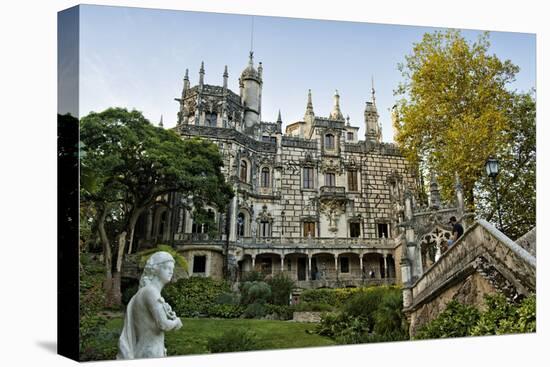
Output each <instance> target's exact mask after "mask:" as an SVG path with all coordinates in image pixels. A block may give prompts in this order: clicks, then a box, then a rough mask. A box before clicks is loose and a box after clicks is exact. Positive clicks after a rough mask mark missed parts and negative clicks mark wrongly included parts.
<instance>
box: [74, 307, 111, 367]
mask: <svg viewBox="0 0 550 367" xmlns="http://www.w3.org/2000/svg"><path fill="white" fill-rule="evenodd" d="M107 321H108V319H107V318H106V317H104V316H90V315H88V316H85V317H83V318H82V317H81V319H80V359H81V360H83V361H93V360H106V359H114V358H115V357H116V354H117V351H118V338H119V336H120V332H118V331H113V330H109V329H107V328H106V327H105V325H106V324H107Z"/></svg>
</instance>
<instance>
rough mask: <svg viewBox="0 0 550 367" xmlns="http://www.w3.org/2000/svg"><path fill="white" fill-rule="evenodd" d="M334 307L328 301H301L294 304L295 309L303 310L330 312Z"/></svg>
mask: <svg viewBox="0 0 550 367" xmlns="http://www.w3.org/2000/svg"><path fill="white" fill-rule="evenodd" d="M333 309H334V307H333V306H331V305H329V304H327V303H316V302H300V303H298V304H297V305H294V310H295V311H301V312H305V311H310V312H330V311H332V310H333Z"/></svg>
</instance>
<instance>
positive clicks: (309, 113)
mask: <svg viewBox="0 0 550 367" xmlns="http://www.w3.org/2000/svg"><path fill="white" fill-rule="evenodd" d="M305 116H315V113H314V112H313V102H312V101H311V89H308V91H307V106H306V114H305Z"/></svg>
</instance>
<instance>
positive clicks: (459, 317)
mask: <svg viewBox="0 0 550 367" xmlns="http://www.w3.org/2000/svg"><path fill="white" fill-rule="evenodd" d="M478 320H479V311H478V310H477V309H476V308H475V307H473V306H467V305H463V304H461V303H459V302H457V301H455V300H452V301H450V302H449V303H448V304H447V307H446V308H445V310H444V311H443V312H442V313H441V314H440V315H439V316H438V317H437V318H435V319H434V320H432V321H431V322H429V323H428V324H426V325H424V326H423V327H422V328H421V329H420V330H419V331H418V333H417V334H416V336H415V337H414V339H434V338H456V337H460V336H468V335H470V332H471V329H472V328H473V327H474V326H475V324H476V323H477V321H478Z"/></svg>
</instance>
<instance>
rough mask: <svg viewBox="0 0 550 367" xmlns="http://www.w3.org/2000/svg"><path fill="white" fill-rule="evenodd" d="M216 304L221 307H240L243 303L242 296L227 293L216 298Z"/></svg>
mask: <svg viewBox="0 0 550 367" xmlns="http://www.w3.org/2000/svg"><path fill="white" fill-rule="evenodd" d="M216 303H218V304H221V305H238V304H240V303H241V296H240V295H239V294H238V293H235V292H226V293H222V294H220V295H219V296H218V297H217V298H216Z"/></svg>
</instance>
